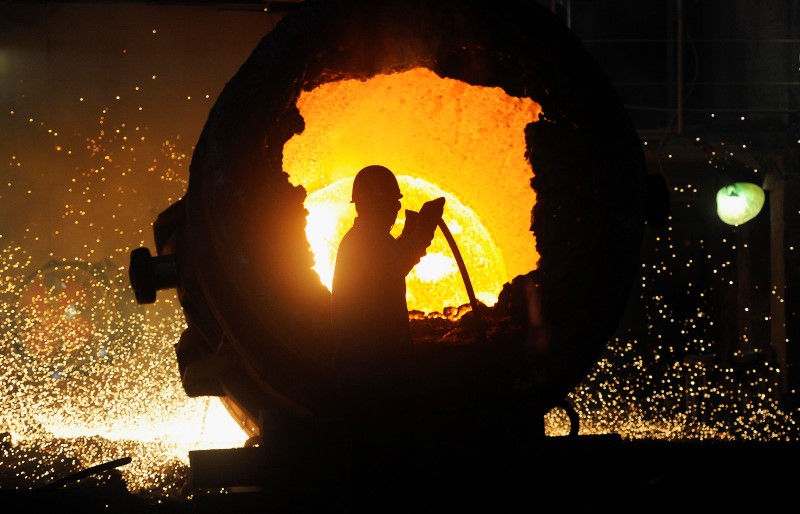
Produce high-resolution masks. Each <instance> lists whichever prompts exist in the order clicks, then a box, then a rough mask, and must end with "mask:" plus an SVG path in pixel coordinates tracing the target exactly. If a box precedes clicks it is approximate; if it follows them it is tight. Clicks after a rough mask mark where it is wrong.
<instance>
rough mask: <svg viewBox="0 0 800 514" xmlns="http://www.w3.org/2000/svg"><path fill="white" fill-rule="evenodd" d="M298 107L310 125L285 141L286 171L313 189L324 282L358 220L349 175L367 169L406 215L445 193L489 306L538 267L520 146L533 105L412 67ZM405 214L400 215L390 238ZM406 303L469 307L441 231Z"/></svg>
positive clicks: (313, 222)
mask: <svg viewBox="0 0 800 514" xmlns="http://www.w3.org/2000/svg"><path fill="white" fill-rule="evenodd" d="M297 107H298V109H299V111H300V114H301V115H302V116H303V118H304V120H305V130H304V131H303V132H302V133H301V134H298V135H296V136H294V137H293V138H292V139H290V140H289V141H288V142H287V143H286V145H285V146H284V154H283V168H284V170H285V171H286V172H287V173H289V177H290V181H291V182H292V183H293V184H295V185H302V186H303V187H304V188H305V189H306V191H307V192H308V197H307V199H306V202H305V205H306V209H307V210H308V211H309V215H308V223H307V232H306V233H307V236H308V239H309V243H310V245H311V248H312V251H313V252H314V255H315V260H316V266H315V270H316V271H317V273H318V274H319V276H320V279H321V280H322V282H323V283H324V284H326V285H327V286H328V287H330V282H331V277H332V270H333V263H334V261H335V256H336V249H337V248H338V244H339V240H340V239H341V237H342V236H343V235H344V233H345V231H346V230H347V229H348V228H349V227H350V225H351V224H352V219H353V216H354V215H355V213H354V212H353V211H352V206H351V205H350V203H349V202H350V185H351V184H352V178H353V176H355V174H356V173H357V172H358V170H359V169H361V168H362V167H364V166H366V165H368V164H382V165H384V166H387V167H388V168H390V169H391V170H392V171H394V172H395V174H396V175H398V180H399V181H400V188H401V190H402V191H403V195H404V197H403V199H402V202H403V207H404V208H406V209H412V210H419V208H420V207H421V205H422V204H423V203H424V202H425V201H427V200H430V199H432V198H435V197H437V196H445V197H446V198H447V204H446V205H445V212H444V216H443V218H444V221H445V223H447V225H448V227H449V228H450V231H451V232H452V233H453V236H454V238H455V239H456V242H457V244H458V245H459V249H460V251H461V253H462V256H463V257H464V262H465V264H466V266H467V270H468V271H469V274H470V278H471V280H472V283H473V287H474V289H475V292H476V296H477V297H478V299H479V300H481V301H482V302H483V303H485V304H487V305H493V304H494V303H495V302H496V301H497V295H498V294H499V293H500V291H501V289H502V287H503V284H505V283H506V282H507V281H508V280H509V279H510V278H512V277H514V276H516V275H520V274H524V273H527V272H529V271H531V270H532V269H535V268H536V265H537V263H538V253H537V252H536V242H535V238H534V234H533V233H532V232H531V230H530V227H531V215H530V213H531V210H532V208H533V205H534V203H535V202H536V194H535V192H534V191H533V189H532V188H531V185H530V180H531V178H532V177H533V170H532V169H531V167H530V164H529V162H528V161H527V159H526V152H527V145H526V141H525V127H526V126H527V125H528V124H529V123H534V122H536V121H538V120H539V116H540V115H541V108H540V106H539V105H538V104H537V103H536V102H534V101H532V100H531V99H528V98H515V97H511V96H508V95H507V94H506V93H505V92H504V91H503V90H501V89H500V88H487V87H479V86H472V85H469V84H467V83H464V82H461V81H458V80H453V79H443V78H441V77H439V76H437V75H436V74H435V73H433V72H432V71H430V70H428V69H424V68H415V69H412V70H408V71H405V72H402V73H394V74H389V75H377V76H375V77H372V78H370V79H369V80H363V81H362V80H342V81H338V82H331V83H327V84H323V85H322V86H320V87H318V88H316V89H314V90H312V91H309V92H304V93H303V94H302V95H301V96H300V98H299V99H298V102H297ZM403 219H404V213H403V211H401V213H400V219H399V220H398V223H397V224H396V226H395V229H394V230H395V235H397V234H399V232H400V230H401V229H402V224H403ZM432 282H435V283H436V286H435V287H432ZM408 303H409V308H410V309H412V310H421V311H423V312H434V311H435V312H441V311H442V309H443V308H444V307H447V306H459V305H464V304H466V303H468V298H467V295H466V292H465V291H464V286H463V282H462V281H461V276H460V274H459V272H458V268H457V266H456V264H455V261H454V260H453V257H452V253H451V251H450V249H449V247H448V246H447V243H446V241H445V240H444V238H443V237H442V236H441V235H437V237H436V238H435V239H434V242H433V244H432V246H431V247H430V248H429V255H428V256H426V258H425V259H423V261H422V262H420V264H418V265H417V266H416V268H415V269H414V270H413V271H412V273H411V275H410V276H409V279H408Z"/></svg>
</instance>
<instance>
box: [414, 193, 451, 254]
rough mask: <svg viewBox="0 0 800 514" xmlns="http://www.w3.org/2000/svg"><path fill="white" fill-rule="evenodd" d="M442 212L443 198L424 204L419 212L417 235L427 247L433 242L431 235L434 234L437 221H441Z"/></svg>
mask: <svg viewBox="0 0 800 514" xmlns="http://www.w3.org/2000/svg"><path fill="white" fill-rule="evenodd" d="M443 212H444V197H443V196H442V197H439V198H436V199H435V200H430V201H427V202H425V203H424V204H422V208H421V209H420V210H419V223H418V225H419V227H418V228H417V234H418V236H419V238H420V239H421V240H422V241H424V242H426V243H427V244H428V245H429V244H431V241H432V240H433V234H434V232H436V225H438V224H439V221H440V220H441V219H442V213H443Z"/></svg>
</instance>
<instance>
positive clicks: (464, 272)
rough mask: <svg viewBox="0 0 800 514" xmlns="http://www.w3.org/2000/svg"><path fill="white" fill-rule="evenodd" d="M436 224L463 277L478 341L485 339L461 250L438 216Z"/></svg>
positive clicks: (476, 302)
mask: <svg viewBox="0 0 800 514" xmlns="http://www.w3.org/2000/svg"><path fill="white" fill-rule="evenodd" d="M436 225H437V226H438V227H439V229H441V231H442V234H443V235H444V238H445V239H447V244H448V245H450V250H451V251H452V252H453V257H455V259H456V264H458V270H459V271H460V272H461V278H462V279H464V287H465V288H466V289H467V296H468V297H469V304H470V306H471V307H472V314H473V316H474V317H475V328H476V329H477V331H478V339H479V340H480V341H485V340H486V339H485V336H484V333H483V323H482V321H481V316H480V313H479V312H478V300H477V299H476V298H475V291H474V290H473V289H472V282H471V281H470V279H469V273H468V272H467V266H466V265H465V264H464V259H463V258H462V257H461V251H460V250H459V249H458V245H457V244H456V240H455V239H453V234H452V233H450V229H449V228H447V225H446V224H445V222H444V220H443V219H441V218H439V222H438V223H437V224H436Z"/></svg>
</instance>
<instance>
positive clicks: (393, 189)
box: [351, 164, 403, 227]
mask: <svg viewBox="0 0 800 514" xmlns="http://www.w3.org/2000/svg"><path fill="white" fill-rule="evenodd" d="M402 197H403V195H402V194H401V193H400V185H399V184H398V183H397V178H396V177H395V176H394V173H392V171H391V170H390V169H389V168H387V167H385V166H380V165H378V164H373V165H371V166H367V167H365V168H362V169H361V171H359V172H358V173H357V174H356V178H355V180H353V196H352V200H351V202H352V203H354V204H356V211H357V212H358V214H359V215H365V216H372V217H380V218H385V219H386V221H387V223H388V224H389V227H391V225H392V224H394V222H395V219H396V217H397V213H398V211H400V198H402Z"/></svg>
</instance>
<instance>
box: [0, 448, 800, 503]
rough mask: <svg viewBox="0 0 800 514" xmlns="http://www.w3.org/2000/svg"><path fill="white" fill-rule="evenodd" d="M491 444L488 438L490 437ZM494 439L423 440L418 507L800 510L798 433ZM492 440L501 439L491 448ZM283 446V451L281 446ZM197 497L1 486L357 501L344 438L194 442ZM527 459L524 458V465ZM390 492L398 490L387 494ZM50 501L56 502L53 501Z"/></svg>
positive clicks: (80, 496)
mask: <svg viewBox="0 0 800 514" xmlns="http://www.w3.org/2000/svg"><path fill="white" fill-rule="evenodd" d="M487 448H490V447H487ZM487 448H475V447H472V448H463V447H462V448H456V447H451V448H442V447H438V448H433V447H432V446H431V447H427V448H422V450H425V453H424V454H423V455H421V456H420V457H419V458H418V459H417V464H418V469H417V474H416V475H415V481H414V487H413V489H412V494H411V504H412V508H411V512H415V513H417V512H436V513H444V512H458V513H467V512H482V513H483V512H486V513H500V512H501V513H506V512H537V511H542V510H543V509H560V510H561V511H562V512H570V513H575V512H587V513H589V512H615V513H620V512H670V513H672V512H675V511H683V512H701V511H705V512H732V513H738V512H765V511H767V510H768V509H773V508H781V509H787V508H789V509H790V510H791V509H793V508H794V509H796V508H797V506H798V505H800V501H798V498H797V495H796V485H797V483H798V479H800V464H799V463H800V444H797V443H784V442H716V441H714V442H662V441H648V440H638V441H622V440H620V439H619V438H618V437H616V436H577V437H547V438H544V440H543V441H541V442H540V443H538V444H536V447H535V448H532V449H531V454H530V455H532V456H533V458H532V459H529V460H528V461H527V462H526V463H525V464H524V465H523V466H522V467H518V468H517V469H513V470H511V469H509V468H507V469H497V468H496V467H494V466H497V465H498V464H508V463H509V461H507V460H503V459H497V458H495V456H489V455H487V454H486V453H485V451H486V449H487ZM492 451H493V448H492ZM281 453H282V455H281ZM193 454H194V455H193V456H192V464H191V468H190V470H191V474H192V478H193V480H194V485H195V487H196V491H195V493H194V494H193V495H192V497H191V498H187V499H184V500H180V501H162V502H156V501H152V500H145V499H142V498H137V497H136V496H134V495H131V494H129V493H128V492H127V490H126V489H125V488H124V487H123V488H119V487H117V488H114V489H113V490H112V489H108V490H104V489H97V488H95V489H92V490H87V489H83V488H81V487H80V484H73V485H72V486H66V487H63V488H60V489H57V490H51V491H10V490H2V489H0V510H2V511H3V512H48V511H50V512H56V511H57V512H69V513H73V512H74V513H94V512H98V513H99V512H104V513H109V512H111V513H136V514H138V513H142V514H145V513H146V514H150V513H154V514H155V513H163V514H204V513H212V512H213V513H220V512H221V513H224V514H235V513H240V512H241V513H247V514H253V513H256V512H267V513H273V512H275V513H281V512H325V513H338V512H342V513H344V512H347V509H346V508H345V507H344V496H345V495H344V487H345V484H344V478H343V477H344V473H343V469H344V468H343V464H342V463H343V460H342V455H344V454H346V448H345V445H329V446H328V447H326V448H323V449H321V450H320V448H315V449H313V451H308V449H305V450H302V449H301V450H299V451H298V449H297V448H295V449H294V450H293V451H292V452H291V453H287V452H277V453H276V452H272V451H271V450H270V449H269V448H241V449H234V450H204V451H200V452H193ZM515 465H517V466H518V465H519V463H517V464H515ZM388 502H389V503H391V500H388ZM51 509H52V510H51Z"/></svg>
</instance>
